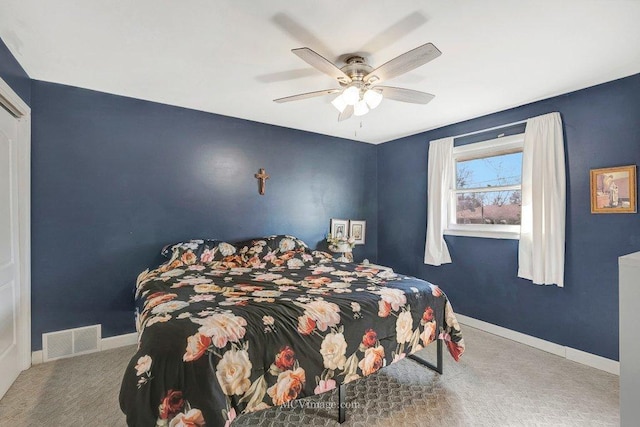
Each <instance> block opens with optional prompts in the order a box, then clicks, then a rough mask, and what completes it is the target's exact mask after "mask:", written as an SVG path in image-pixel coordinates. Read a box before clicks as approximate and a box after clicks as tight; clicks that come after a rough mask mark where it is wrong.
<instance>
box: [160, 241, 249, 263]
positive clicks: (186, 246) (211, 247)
mask: <svg viewBox="0 0 640 427" xmlns="http://www.w3.org/2000/svg"><path fill="white" fill-rule="evenodd" d="M236 252H237V250H236V247H235V246H234V245H231V244H229V243H227V242H223V241H220V240H210V239H208V240H202V239H197V240H189V241H186V242H179V243H174V244H172V245H167V246H165V247H164V248H162V251H161V252H160V253H161V254H162V255H163V256H164V257H166V258H169V260H170V262H171V261H175V260H180V261H181V262H183V263H184V264H187V265H191V264H195V263H204V264H209V263H211V262H214V261H222V260H223V259H224V258H226V257H228V256H231V255H234V254H235V253H236Z"/></svg>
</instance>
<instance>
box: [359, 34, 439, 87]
mask: <svg viewBox="0 0 640 427" xmlns="http://www.w3.org/2000/svg"><path fill="white" fill-rule="evenodd" d="M440 55H442V52H440V51H439V50H438V48H437V47H435V46H434V45H433V44H432V43H427V44H423V45H422V46H420V47H417V48H415V49H413V50H410V51H408V52H405V53H403V54H402V55H400V56H396V57H395V58H393V59H392V60H391V61H388V62H385V63H384V64H382V65H381V66H379V67H378V68H376V69H375V70H373V71H372V72H370V73H369V74H367V75H366V76H364V81H365V82H368V83H378V82H381V81H384V80H389V79H392V78H394V77H397V76H399V75H401V74H404V73H406V72H408V71H411V70H413V69H415V68H418V67H420V66H421V65H424V64H426V63H427V62H429V61H431V60H433V59H436V58H437V57H438V56H440Z"/></svg>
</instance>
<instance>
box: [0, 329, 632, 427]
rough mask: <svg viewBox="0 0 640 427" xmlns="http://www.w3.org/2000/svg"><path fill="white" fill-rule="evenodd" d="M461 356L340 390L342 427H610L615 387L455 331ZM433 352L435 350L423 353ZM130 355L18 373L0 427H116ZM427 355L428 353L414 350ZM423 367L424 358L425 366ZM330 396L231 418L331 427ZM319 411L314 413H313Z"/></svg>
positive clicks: (599, 376)
mask: <svg viewBox="0 0 640 427" xmlns="http://www.w3.org/2000/svg"><path fill="white" fill-rule="evenodd" d="M463 334H464V336H465V340H466V343H467V353H466V354H465V355H464V356H463V358H462V360H461V361H460V363H455V362H453V361H452V359H451V358H450V357H449V356H448V355H447V354H445V366H444V375H442V376H439V375H437V374H435V373H433V372H432V371H429V370H427V369H426V368H424V367H422V366H420V365H418V364H416V363H415V362H413V361H411V360H402V361H400V362H398V363H396V364H394V365H391V366H388V367H386V368H384V369H383V370H382V371H381V372H379V373H377V374H375V375H372V376H369V377H367V378H364V379H361V380H359V381H356V382H354V383H350V384H349V385H348V386H347V393H348V396H349V397H348V400H349V401H350V402H351V404H352V405H353V406H355V408H353V409H349V410H348V411H347V422H346V423H345V424H344V425H345V426H358V427H365V426H366V427H373V426H380V427H383V426H384V427H390V426H415V427H419V426H427V425H447V426H616V425H619V424H620V417H619V404H618V394H619V385H618V377H617V376H615V375H611V374H608V373H605V372H602V371H599V370H596V369H592V368H589V367H585V366H583V365H580V364H578V363H575V362H570V361H567V360H565V359H562V358H560V357H558V356H554V355H551V354H549V353H545V352H543V351H540V350H536V349H534V348H531V347H528V346H525V345H522V344H518V343H514V342H512V341H509V340H506V339H504V338H500V337H497V336H494V335H491V334H487V333H485V332H482V331H479V330H477V329H473V328H470V327H466V326H464V325H463ZM431 347H435V346H431ZM133 352H134V348H133V347H124V348H121V349H115V350H109V351H105V352H101V353H97V354H92V355H86V356H80V357H76V358H72V359H66V360H61V361H57V362H50V363H45V364H43V365H38V366H35V367H33V368H31V369H29V370H28V371H26V372H23V373H22V374H21V375H20V377H19V378H18V380H17V381H16V383H15V384H14V385H13V387H12V388H11V389H10V390H9V392H8V393H7V395H6V396H5V397H4V398H3V399H2V400H0V426H2V427H4V426H7V427H8V426H12V427H13V426H21V427H24V426H105V427H112V426H124V425H125V421H124V420H125V419H124V415H122V414H121V413H120V409H119V406H118V390H119V386H120V380H121V377H122V373H123V371H124V368H125V366H126V364H127V362H128V360H129V358H130V357H131V356H132V354H133ZM424 352H431V353H432V352H433V349H427V350H424ZM427 357H429V356H427ZM336 401H337V397H336V394H335V393H326V394H325V395H321V396H316V397H314V398H310V399H304V400H303V401H300V402H298V403H297V404H296V405H294V406H293V407H292V408H288V409H281V408H272V409H270V410H267V411H262V412H256V413H253V414H248V415H244V416H241V417H239V418H238V419H237V421H236V423H234V425H238V426H290V425H307V426H336V425H337V422H336V417H337V414H336V410H327V409H325V408H326V407H330V406H331V405H332V404H335V402H336ZM323 406H324V408H323Z"/></svg>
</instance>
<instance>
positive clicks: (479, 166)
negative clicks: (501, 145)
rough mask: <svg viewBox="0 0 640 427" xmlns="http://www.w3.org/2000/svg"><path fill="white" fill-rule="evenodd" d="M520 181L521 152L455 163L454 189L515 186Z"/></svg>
mask: <svg viewBox="0 0 640 427" xmlns="http://www.w3.org/2000/svg"><path fill="white" fill-rule="evenodd" d="M521 180H522V152H520V153H511V154H502V155H500V156H491V157H485V158H482V159H473V160H465V161H462V162H456V188H479V187H497V186H501V185H516V184H520V181H521Z"/></svg>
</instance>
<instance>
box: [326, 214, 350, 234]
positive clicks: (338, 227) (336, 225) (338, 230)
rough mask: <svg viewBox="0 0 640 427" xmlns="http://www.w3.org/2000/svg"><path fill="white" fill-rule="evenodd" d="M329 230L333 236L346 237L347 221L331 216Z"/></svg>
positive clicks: (347, 230)
mask: <svg viewBox="0 0 640 427" xmlns="http://www.w3.org/2000/svg"><path fill="white" fill-rule="evenodd" d="M329 232H330V233H331V235H332V236H333V237H337V238H341V237H348V236H349V235H348V234H347V233H348V232H349V221H348V220H346V219H337V218H331V223H330V226H329Z"/></svg>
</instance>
